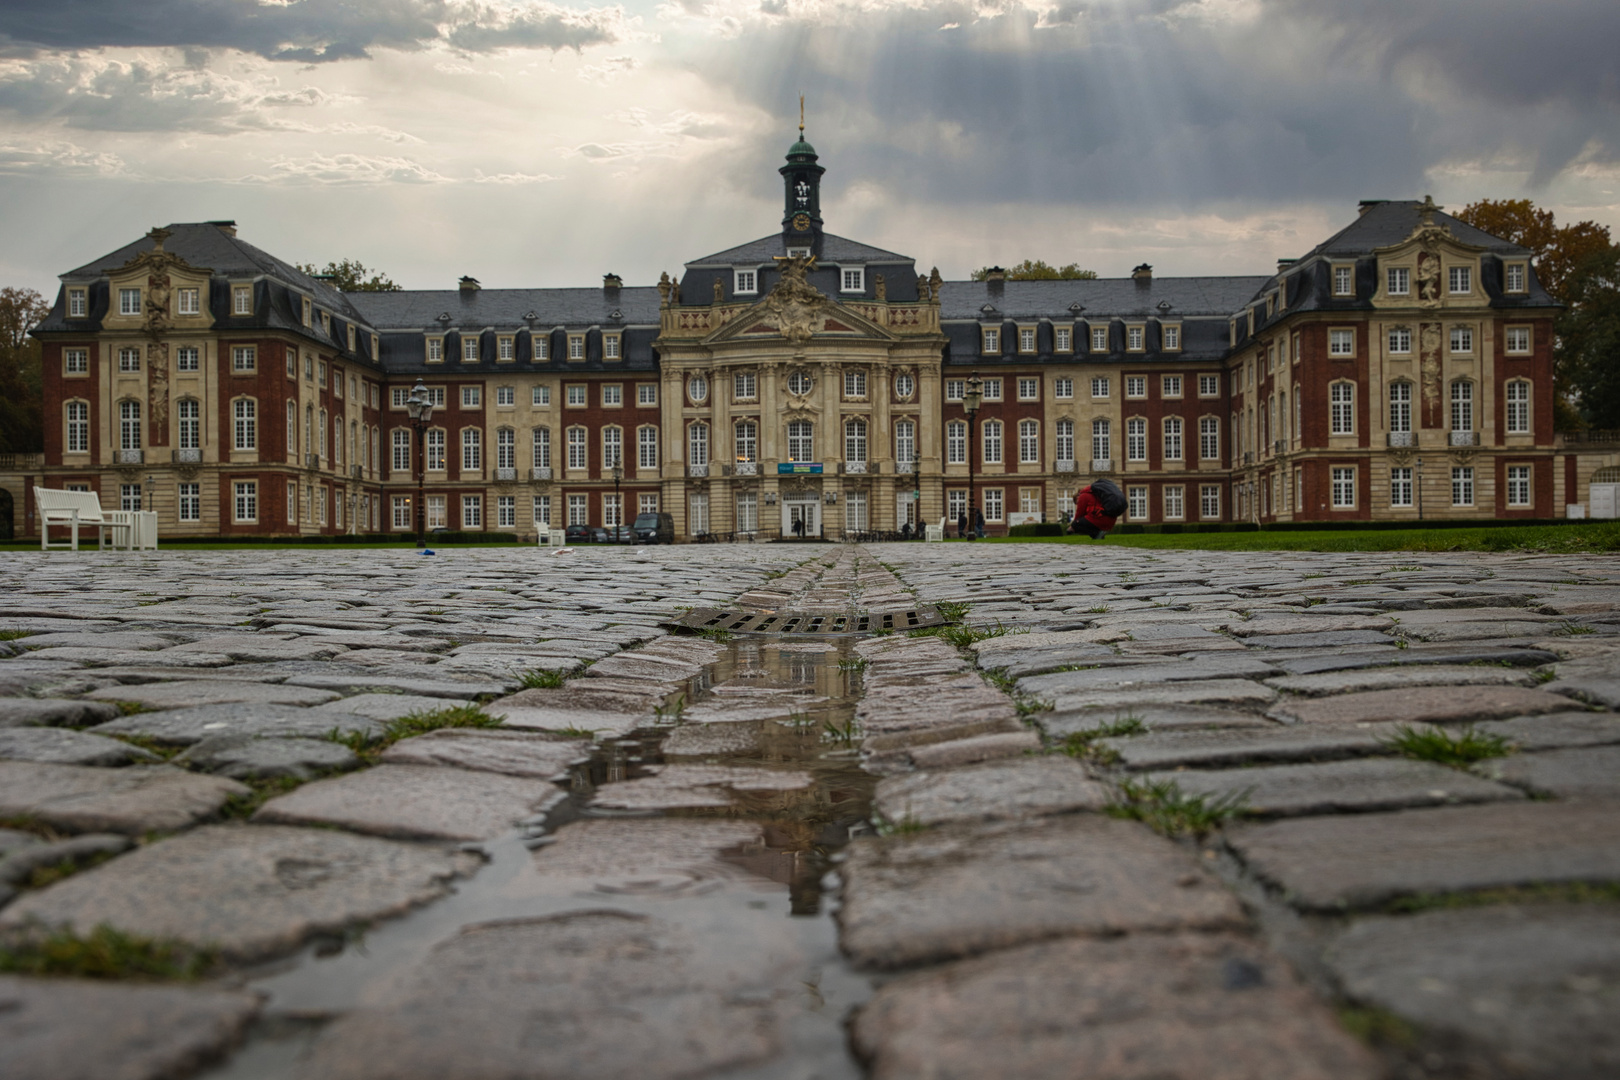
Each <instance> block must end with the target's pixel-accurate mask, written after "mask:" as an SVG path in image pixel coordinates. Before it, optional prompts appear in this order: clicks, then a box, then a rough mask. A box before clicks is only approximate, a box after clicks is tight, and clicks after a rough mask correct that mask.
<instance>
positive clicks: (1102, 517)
mask: <svg viewBox="0 0 1620 1080" xmlns="http://www.w3.org/2000/svg"><path fill="white" fill-rule="evenodd" d="M1115 520H1116V519H1114V518H1111V517H1109V516H1108V515H1107V514H1106V513H1104V512H1103V508H1102V503H1100V502H1098V501H1097V497H1096V496H1095V495H1093V494H1092V493H1091V488H1090V486H1087V487H1083V488H1081V489H1080V493H1079V494H1078V495H1076V496H1075V497H1074V525H1073V527H1072V528H1073V531H1074V532H1083V533H1085V534H1086V535H1087V536H1089V537H1091V538H1092V539H1093V540H1101V539H1102V538H1103V537H1105V536H1107V535H1108V530H1110V529H1112V528H1113V527H1114V522H1115Z"/></svg>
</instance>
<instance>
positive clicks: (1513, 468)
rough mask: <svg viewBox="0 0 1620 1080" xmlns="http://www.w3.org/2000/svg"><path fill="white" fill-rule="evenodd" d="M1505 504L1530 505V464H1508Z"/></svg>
mask: <svg viewBox="0 0 1620 1080" xmlns="http://www.w3.org/2000/svg"><path fill="white" fill-rule="evenodd" d="M1507 504H1508V505H1509V506H1529V505H1530V466H1528V465H1509V466H1508V470H1507Z"/></svg>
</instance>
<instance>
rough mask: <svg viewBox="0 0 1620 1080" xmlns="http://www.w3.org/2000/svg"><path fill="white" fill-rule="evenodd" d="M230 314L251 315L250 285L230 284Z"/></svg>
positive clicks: (251, 294)
mask: <svg viewBox="0 0 1620 1080" xmlns="http://www.w3.org/2000/svg"><path fill="white" fill-rule="evenodd" d="M231 314H232V315H251V314H253V286H251V285H233V286H231Z"/></svg>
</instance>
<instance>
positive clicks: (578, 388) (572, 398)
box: [567, 383, 585, 409]
mask: <svg viewBox="0 0 1620 1080" xmlns="http://www.w3.org/2000/svg"><path fill="white" fill-rule="evenodd" d="M567 392H568V398H567V404H568V407H569V408H570V409H582V408H584V407H585V387H584V384H582V383H570V384H569V385H568V390H567Z"/></svg>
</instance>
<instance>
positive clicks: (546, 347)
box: [529, 334, 551, 360]
mask: <svg viewBox="0 0 1620 1080" xmlns="http://www.w3.org/2000/svg"><path fill="white" fill-rule="evenodd" d="M529 340H530V341H531V342H533V343H534V358H535V359H536V360H550V359H551V335H550V334H530V335H529Z"/></svg>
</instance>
